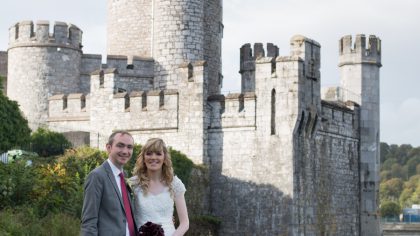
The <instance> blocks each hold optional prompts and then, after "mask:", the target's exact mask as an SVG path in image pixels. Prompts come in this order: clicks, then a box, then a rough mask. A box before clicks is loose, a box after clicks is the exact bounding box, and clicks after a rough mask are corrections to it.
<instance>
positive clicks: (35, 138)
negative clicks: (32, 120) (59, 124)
mask: <svg viewBox="0 0 420 236" xmlns="http://www.w3.org/2000/svg"><path fill="white" fill-rule="evenodd" d="M31 144H32V149H33V151H34V152H36V153H38V155H40V156H42V157H47V156H56V155H61V154H63V153H64V150H66V149H67V148H70V147H71V143H70V142H69V141H68V140H67V139H66V137H64V135H63V134H61V133H57V132H54V131H50V130H47V129H44V128H38V130H37V131H35V132H34V133H33V134H32V135H31Z"/></svg>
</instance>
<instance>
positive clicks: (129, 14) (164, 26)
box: [107, 0, 223, 94]
mask: <svg viewBox="0 0 420 236" xmlns="http://www.w3.org/2000/svg"><path fill="white" fill-rule="evenodd" d="M222 32H223V25H222V1H220V0H210V1H209V0H206V1H204V0H181V1H166V0H154V1H144V0H135V1H133V0H119V1H115V0H109V1H108V37H107V40H108V43H107V45H108V46H107V51H108V54H114V55H126V56H128V57H129V58H130V57H132V56H141V57H152V58H154V59H155V83H154V84H155V88H156V89H158V88H160V89H165V88H166V89H176V88H177V86H178V84H179V81H177V78H176V76H173V74H174V70H175V69H176V68H178V66H179V65H180V64H182V63H184V62H187V61H188V62H189V61H192V62H194V61H201V60H205V61H207V65H208V67H209V72H210V74H209V77H208V78H207V79H208V80H209V81H208V84H209V92H210V94H216V93H219V92H220V89H221V84H222V75H221V39H222Z"/></svg>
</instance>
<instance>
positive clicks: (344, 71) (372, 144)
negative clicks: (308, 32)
mask: <svg viewBox="0 0 420 236" xmlns="http://www.w3.org/2000/svg"><path fill="white" fill-rule="evenodd" d="M339 47H340V51H339V53H340V58H339V67H340V75H341V86H342V87H343V88H344V89H345V90H347V91H348V94H349V96H350V95H351V94H356V95H359V96H360V101H357V102H359V103H360V112H361V117H360V186H361V191H360V200H361V203H360V206H361V209H360V213H361V218H360V223H361V235H380V230H379V215H378V214H377V209H378V199H379V196H378V186H379V163H380V162H379V141H380V140H379V137H380V136H379V68H380V67H381V66H382V65H381V40H380V39H379V38H377V37H375V36H373V35H371V36H370V37H369V40H366V38H365V36H364V35H357V36H356V41H355V42H354V46H353V45H352V38H351V36H345V37H343V38H342V39H341V40H340V41H339ZM344 96H346V95H345V94H344ZM344 99H345V100H350V97H349V98H348V99H346V98H344Z"/></svg>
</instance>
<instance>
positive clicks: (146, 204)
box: [129, 176, 185, 236]
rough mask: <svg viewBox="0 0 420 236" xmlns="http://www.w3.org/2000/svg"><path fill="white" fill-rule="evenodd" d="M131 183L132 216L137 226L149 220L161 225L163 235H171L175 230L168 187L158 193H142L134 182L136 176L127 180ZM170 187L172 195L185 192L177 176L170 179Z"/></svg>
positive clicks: (172, 202) (172, 204)
mask: <svg viewBox="0 0 420 236" xmlns="http://www.w3.org/2000/svg"><path fill="white" fill-rule="evenodd" d="M129 181H130V182H131V183H132V186H133V191H134V195H135V203H134V204H135V205H134V217H136V221H137V224H138V227H140V226H142V225H143V224H145V223H146V222H148V221H150V222H152V223H155V224H160V225H162V228H163V231H164V233H165V236H172V234H173V233H174V232H175V226H174V223H173V218H172V217H173V213H174V200H173V199H172V197H171V194H170V192H169V187H166V188H165V190H164V191H163V192H161V193H159V194H152V193H147V194H146V195H145V194H143V190H142V189H141V188H140V187H139V186H138V185H137V184H136V183H138V181H137V176H133V177H131V178H130V180H129ZM172 189H173V191H174V196H178V194H180V193H184V192H185V186H184V184H183V183H182V181H181V180H180V179H179V178H178V177H176V176H175V177H174V180H173V181H172Z"/></svg>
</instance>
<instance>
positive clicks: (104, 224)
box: [81, 131, 189, 236]
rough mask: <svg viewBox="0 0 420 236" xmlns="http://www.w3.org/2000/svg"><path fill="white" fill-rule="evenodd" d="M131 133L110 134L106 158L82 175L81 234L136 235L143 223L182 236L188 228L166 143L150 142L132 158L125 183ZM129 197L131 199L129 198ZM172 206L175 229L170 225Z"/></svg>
mask: <svg viewBox="0 0 420 236" xmlns="http://www.w3.org/2000/svg"><path fill="white" fill-rule="evenodd" d="M133 148H134V140H133V137H132V136H131V134H130V133H128V132H124V131H117V132H114V133H113V134H111V136H110V137H109V140H108V143H107V144H106V150H107V152H108V159H107V160H106V161H105V162H104V163H103V164H102V165H101V166H99V167H97V168H96V169H95V170H93V171H92V172H91V173H90V174H89V175H88V177H87V179H86V182H85V189H84V201H83V209H82V223H81V235H83V236H84V235H99V236H105V235H109V236H115V235H117V236H136V235H139V233H138V228H139V227H140V226H142V225H144V224H145V223H146V222H152V223H155V224H160V225H162V228H163V230H164V234H165V236H178V235H184V234H185V232H186V231H187V230H188V227H189V220H188V212H187V206H186V203H185V198H184V193H185V187H184V184H183V183H182V182H181V180H180V179H179V178H178V177H176V176H174V174H173V168H172V162H171V159H170V155H169V153H168V149H167V148H166V145H165V143H164V142H163V141H162V140H161V139H158V138H154V139H149V140H148V141H147V143H146V144H145V145H144V147H143V148H142V150H141V153H140V155H139V156H138V157H137V161H136V165H135V167H134V172H133V174H134V176H133V177H131V178H130V179H129V180H128V182H129V183H130V185H131V186H132V187H133V191H131V189H130V187H129V186H127V184H125V180H124V171H123V166H124V165H125V164H126V163H127V162H128V161H129V160H130V158H131V155H132V154H133ZM132 192H133V193H134V199H131V196H130V194H131V193H132ZM174 203H175V206H176V210H177V214H178V218H179V221H180V224H179V227H178V228H177V229H175V227H174V223H173V211H174Z"/></svg>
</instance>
